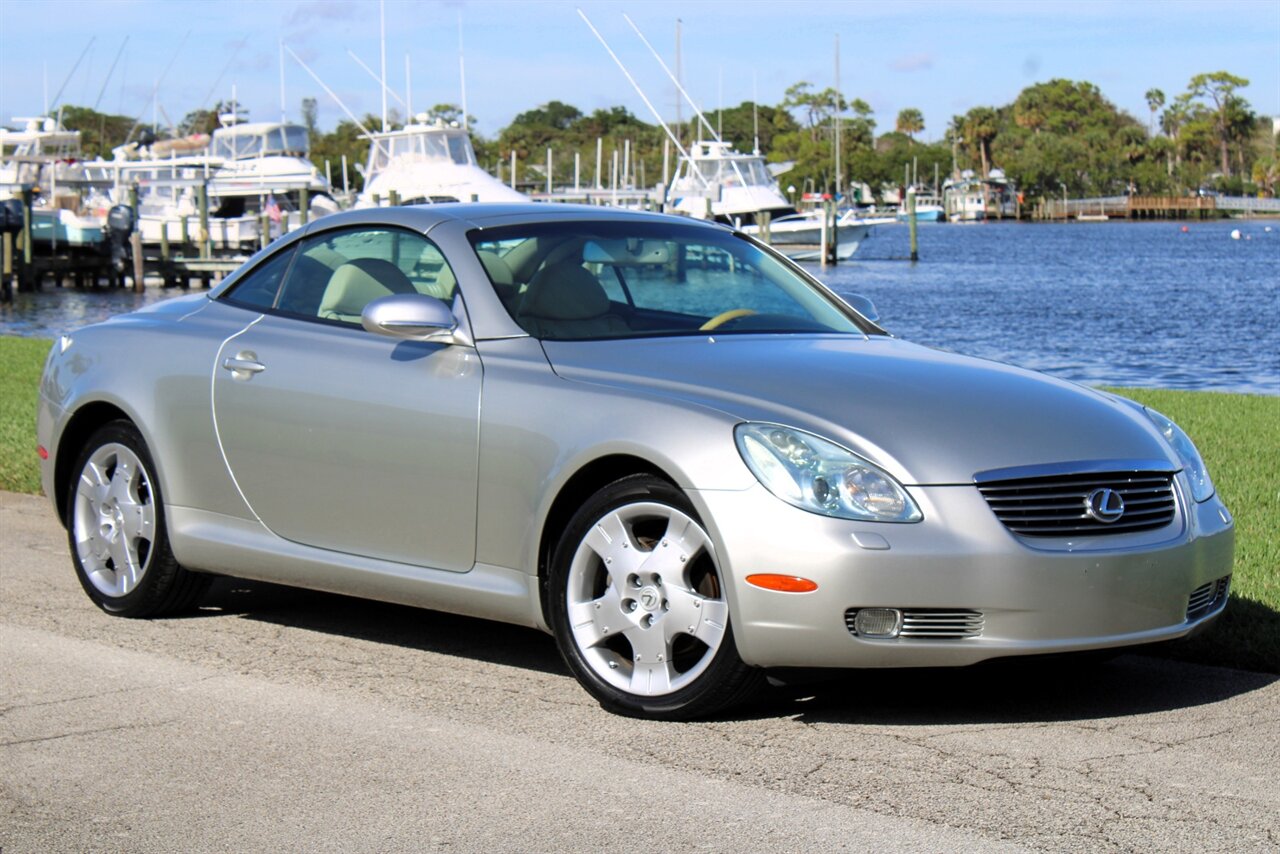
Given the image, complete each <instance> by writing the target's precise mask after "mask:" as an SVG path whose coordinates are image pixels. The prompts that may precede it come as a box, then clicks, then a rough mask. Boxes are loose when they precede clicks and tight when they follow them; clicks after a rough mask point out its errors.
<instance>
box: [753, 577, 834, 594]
mask: <svg viewBox="0 0 1280 854" xmlns="http://www.w3.org/2000/svg"><path fill="white" fill-rule="evenodd" d="M747 583H748V584H750V585H752V586H753V587H759V588H761V589H763V590H776V591H778V592H779V593H812V592H813V591H815V590H817V589H818V583H817V582H816V581H810V580H809V579H807V578H801V577H800V576H798V575H775V574H773V573H770V572H765V573H760V574H758V575H748V576H747Z"/></svg>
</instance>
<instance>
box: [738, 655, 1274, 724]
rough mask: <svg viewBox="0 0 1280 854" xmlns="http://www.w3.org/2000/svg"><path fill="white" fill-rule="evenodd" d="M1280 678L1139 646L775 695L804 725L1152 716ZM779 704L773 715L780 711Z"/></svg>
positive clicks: (867, 676)
mask: <svg viewBox="0 0 1280 854" xmlns="http://www.w3.org/2000/svg"><path fill="white" fill-rule="evenodd" d="M1278 680H1280V676H1276V675H1274V674H1269V673H1253V672H1249V671H1244V670H1229V669H1226V668H1221V667H1206V666H1203V665H1199V664H1189V663H1187V662H1182V661H1174V660H1172V659H1168V658H1162V657H1157V656H1154V655H1144V654H1141V653H1130V654H1121V655H1117V656H1116V657H1114V658H1112V659H1110V660H1102V659H1099V658H1097V657H1093V658H1090V657H1088V656H1086V657H1083V658H1079V657H1077V658H1073V657H1070V656H1061V657H1058V656H1046V657H1041V658H1036V657H1028V658H1019V659H1004V660H999V659H998V660H994V661H988V662H984V663H982V664H977V665H973V666H970V667H961V668H945V669H941V668H938V669H935V668H927V669H903V670H859V671H841V672H840V674H839V675H838V676H834V677H826V678H823V679H822V680H821V681H814V682H809V683H805V682H803V681H800V682H796V683H793V684H788V685H784V686H781V687H778V688H775V689H774V694H775V696H776V697H777V698H778V700H779V701H780V702H781V705H783V706H788V705H789V706H790V713H791V714H792V715H794V716H796V719H797V720H799V721H802V722H805V723H847V724H894V725H896V726H935V725H944V724H992V723H1029V722H1062V721H1074V720H1094V719H1098V718H1115V717H1126V716H1129V715H1143V714H1153V713H1157V712H1165V711H1170V710H1173V709H1183V708H1190V707H1194V706H1202V705H1207V704H1210V703H1218V702H1222V701H1224V700H1228V699H1230V698H1232V697H1235V696H1237V695H1240V694H1246V693H1249V692H1251V691H1257V690H1259V689H1261V688H1264V687H1266V686H1268V685H1270V684H1272V683H1274V682H1276V681H1278ZM770 706H771V708H770V710H769V712H768V714H769V716H773V715H774V714H776V713H777V708H776V706H775V704H774V703H770ZM756 711H757V712H763V710H761V709H757V710H756Z"/></svg>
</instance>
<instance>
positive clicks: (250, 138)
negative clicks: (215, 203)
mask: <svg viewBox="0 0 1280 854" xmlns="http://www.w3.org/2000/svg"><path fill="white" fill-rule="evenodd" d="M221 118H222V121H223V122H224V124H223V126H222V127H220V128H218V129H217V130H215V131H214V132H213V137H212V139H211V140H210V141H209V148H208V154H209V156H210V157H212V158H214V159H215V160H217V161H218V162H219V164H220V165H219V166H218V169H217V170H216V171H215V172H214V173H213V176H212V178H211V180H210V182H209V195H210V196H211V197H212V198H215V199H232V198H242V199H246V200H255V201H256V202H257V204H254V205H249V206H248V207H247V210H249V211H260V210H262V208H263V206H264V204H265V202H266V200H267V199H268V198H269V197H270V196H272V195H274V196H276V198H277V202H279V201H280V200H281V199H282V198H283V197H286V196H288V197H290V198H291V200H292V201H293V202H294V204H293V207H295V208H296V207H297V198H296V197H297V196H298V195H299V191H300V190H304V189H305V190H306V191H307V192H308V194H309V197H310V199H315V198H320V197H323V198H327V199H330V200H331V195H332V188H331V187H330V186H329V182H328V181H327V180H326V179H325V177H324V176H323V175H321V174H320V171H319V170H318V169H316V167H315V165H314V164H312V162H311V160H310V159H309V158H308V155H309V153H310V151H311V142H310V138H309V136H308V134H307V129H306V128H305V127H303V126H302V125H295V124H288V123H286V122H246V123H242V124H237V123H234V121H228V118H227V117H226V116H224V117H221ZM310 199H309V200H310ZM332 207H333V210H337V205H336V204H335V205H333V206H332ZM324 212H325V213H331V212H332V211H324ZM317 213H320V212H319V211H318V212H317Z"/></svg>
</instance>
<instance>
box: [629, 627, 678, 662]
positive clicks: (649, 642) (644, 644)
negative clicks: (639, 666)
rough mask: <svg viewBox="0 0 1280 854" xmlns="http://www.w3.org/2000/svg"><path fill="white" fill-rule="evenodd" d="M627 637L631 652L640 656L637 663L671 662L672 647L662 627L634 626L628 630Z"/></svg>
mask: <svg viewBox="0 0 1280 854" xmlns="http://www.w3.org/2000/svg"><path fill="white" fill-rule="evenodd" d="M626 635H627V640H629V641H630V642H631V651H632V652H633V653H635V655H637V656H639V658H638V659H636V660H637V662H644V663H646V664H648V663H650V662H655V661H659V660H661V661H670V660H671V645H670V644H668V643H667V638H666V632H664V631H663V630H662V628H661V627H660V626H658V625H654V626H651V627H649V628H643V627H641V626H637V625H634V624H633V625H631V626H630V627H629V628H628V629H627V632H626Z"/></svg>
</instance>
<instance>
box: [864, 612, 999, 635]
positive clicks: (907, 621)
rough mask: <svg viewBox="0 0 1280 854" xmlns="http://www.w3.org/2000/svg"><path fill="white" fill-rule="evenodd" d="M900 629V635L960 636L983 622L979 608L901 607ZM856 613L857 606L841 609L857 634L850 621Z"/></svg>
mask: <svg viewBox="0 0 1280 854" xmlns="http://www.w3.org/2000/svg"><path fill="white" fill-rule="evenodd" d="M901 610H902V631H901V632H900V633H899V634H898V637H900V638H914V639H932V640H963V639H964V638H976V637H977V636H978V635H980V634H982V627H983V624H984V622H985V620H984V618H983V616H982V612H981V611H970V610H966V609H958V608H903V609H901ZM857 616H858V609H857V608H850V609H849V610H847V611H845V612H844V624H845V626H846V627H847V628H848V629H849V634H851V635H853V636H855V637H857V634H858V633H857V631H855V630H854V627H853V621H854V619H855V618H856V617H857Z"/></svg>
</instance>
